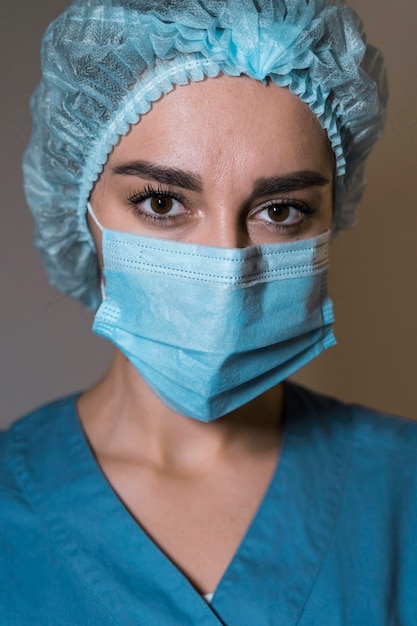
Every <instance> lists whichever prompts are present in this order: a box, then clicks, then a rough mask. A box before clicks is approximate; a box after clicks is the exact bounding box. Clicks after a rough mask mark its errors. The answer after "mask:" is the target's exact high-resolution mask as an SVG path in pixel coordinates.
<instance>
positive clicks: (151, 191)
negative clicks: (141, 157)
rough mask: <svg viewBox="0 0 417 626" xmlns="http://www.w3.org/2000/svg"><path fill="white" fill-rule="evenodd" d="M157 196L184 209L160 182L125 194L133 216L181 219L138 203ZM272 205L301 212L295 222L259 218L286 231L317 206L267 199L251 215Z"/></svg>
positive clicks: (157, 220) (166, 220)
mask: <svg viewBox="0 0 417 626" xmlns="http://www.w3.org/2000/svg"><path fill="white" fill-rule="evenodd" d="M158 196H162V197H168V198H172V199H173V200H176V201H177V202H179V203H180V204H181V205H182V206H183V207H184V208H185V209H186V207H185V201H184V199H183V197H182V196H181V195H180V194H178V193H176V192H175V191H173V190H172V189H171V188H170V187H168V186H162V185H161V184H158V186H153V185H152V184H150V183H148V184H147V185H146V186H145V187H144V188H143V189H141V190H140V191H137V192H130V193H129V194H128V196H127V202H128V204H129V205H130V206H131V207H132V208H133V214H134V215H135V216H137V217H140V218H141V219H143V220H146V221H149V222H151V223H152V224H155V225H157V226H163V225H167V226H168V225H174V224H175V223H177V222H178V221H179V220H181V218H183V217H184V213H180V214H175V215H158V214H152V213H149V212H148V211H146V210H144V209H142V208H141V206H140V204H141V203H142V202H144V201H145V200H148V199H149V198H153V197H158ZM273 206H282V207H286V206H288V207H291V208H293V209H295V210H296V211H298V212H299V213H300V214H301V216H302V217H301V220H300V221H298V222H296V223H295V224H280V223H279V222H273V221H271V222H269V221H267V220H260V221H264V223H265V225H266V226H267V228H270V229H274V230H281V231H282V232H284V231H286V232H287V233H289V232H290V231H293V230H296V229H297V228H299V227H300V225H301V224H302V223H303V222H304V220H305V219H306V218H308V217H310V216H312V215H314V214H315V213H316V212H317V208H315V207H312V206H311V205H309V204H306V203H305V202H300V201H299V200H294V198H280V199H279V200H268V201H266V202H264V203H263V204H261V205H260V206H258V207H257V208H256V209H255V210H254V211H253V213H252V215H253V216H255V215H259V214H260V213H262V212H263V211H266V210H267V209H268V208H269V207H273ZM249 215H251V212H249Z"/></svg>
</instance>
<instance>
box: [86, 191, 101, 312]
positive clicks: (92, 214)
mask: <svg viewBox="0 0 417 626" xmlns="http://www.w3.org/2000/svg"><path fill="white" fill-rule="evenodd" d="M87 212H88V213H89V215H91V219H92V220H93V222H94V224H95V225H96V226H97V228H98V229H99V230H100V232H101V233H103V232H104V228H103V226H102V225H101V224H100V222H99V221H98V218H97V216H96V214H95V213H94V211H93V207H92V206H91V204H90V203H89V202H88V203H87ZM100 291H101V297H102V299H103V300H105V299H106V288H105V285H104V280H103V275H102V276H101V279H100Z"/></svg>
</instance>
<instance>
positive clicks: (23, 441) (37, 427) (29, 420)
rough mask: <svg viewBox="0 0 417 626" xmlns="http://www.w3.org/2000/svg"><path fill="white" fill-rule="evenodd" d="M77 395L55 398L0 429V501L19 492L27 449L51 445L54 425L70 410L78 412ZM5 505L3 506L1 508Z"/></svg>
mask: <svg viewBox="0 0 417 626" xmlns="http://www.w3.org/2000/svg"><path fill="white" fill-rule="evenodd" d="M76 398H77V394H73V395H70V396H67V397H65V398H61V399H59V400H55V401H53V402H50V403H48V404H45V405H44V406H41V407H39V408H37V409H36V410H34V411H31V412H30V413H28V414H27V415H25V416H23V417H21V418H20V419H18V420H16V421H15V422H14V423H13V424H12V425H11V426H10V427H9V428H8V429H7V430H5V431H1V432H0V504H1V505H4V500H5V498H7V494H9V495H10V496H11V495H12V494H15V495H16V494H17V492H18V491H19V489H18V483H19V465H20V461H21V459H22V455H25V451H27V452H30V451H31V449H33V447H34V446H36V445H37V442H39V441H42V444H43V445H45V446H48V440H51V443H52V440H53V438H54V437H55V435H56V429H55V428H54V426H55V425H56V424H57V422H59V421H60V418H62V417H63V416H65V414H67V413H68V412H74V411H75V403H76ZM1 508H3V506H2V507H1Z"/></svg>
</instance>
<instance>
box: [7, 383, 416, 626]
mask: <svg viewBox="0 0 417 626" xmlns="http://www.w3.org/2000/svg"><path fill="white" fill-rule="evenodd" d="M0 458H1V461H0V624H1V626H25V625H29V624H30V626H67V625H68V626H69V625H72V626H75V625H76V626H81V625H82V626H90V625H91V626H106V625H113V626H114V625H116V624H117V625H120V626H121V625H124V626H128V625H129V626H130V625H132V626H133V625H135V626H136V625H140V626H165V625H176V626H191V625H192V624H193V625H194V624H196V625H198V626H219V625H221V624H223V625H227V626H258V625H259V626H268V625H273V626H281V625H282V626H290V625H295V624H297V625H299V626H328V625H329V626H339V625H340V626H342V625H343V626H347V625H352V626H373V625H375V626H385V625H386V626H388V625H390V626H394V625H395V626H412V625H417V506H416V500H417V424H416V423H414V422H409V421H406V420H401V419H399V418H392V417H388V416H384V415H381V414H377V413H375V412H372V411H369V410H366V409H363V408H361V407H358V406H349V405H344V404H342V403H340V402H337V401H335V400H332V399H329V398H326V397H323V396H320V395H317V394H314V393H312V392H310V391H308V390H306V389H303V388H301V387H298V386H296V385H293V384H289V383H287V384H286V408H285V425H284V440H283V447H282V453H281V456H280V460H279V463H278V466H277V469H276V471H275V474H274V476H273V478H272V480H271V483H270V485H269V488H268V490H267V492H266V494H265V496H264V499H263V501H262V503H261V505H260V507H259V509H258V512H257V513H256V515H255V517H254V519H253V520H252V523H251V525H250V527H249V528H248V530H247V533H246V536H245V537H244V539H243V541H242V543H241V545H240V547H239V549H238V550H237V552H236V554H235V556H234V558H233V560H232V561H231V563H230V564H229V567H228V569H227V570H226V572H225V574H224V576H223V578H222V580H221V582H220V584H219V586H218V587H217V589H216V591H215V594H214V597H213V600H212V602H211V604H210V605H209V604H208V603H207V602H206V601H205V600H204V599H203V598H201V597H200V595H199V593H198V592H197V591H196V590H195V589H194V588H193V586H192V585H191V583H190V582H189V581H188V580H187V578H186V577H185V576H184V574H183V573H182V572H181V571H180V570H179V569H178V568H177V567H176V566H175V565H174V564H173V563H172V562H171V561H170V560H169V559H168V558H167V557H166V555H165V554H164V553H163V552H162V551H161V550H160V549H159V548H158V546H157V545H155V543H153V542H152V540H151V539H150V538H149V537H148V536H147V535H146V533H145V532H144V531H143V530H142V529H141V528H140V526H138V525H137V523H136V522H135V521H134V520H133V518H132V517H131V516H130V514H129V512H128V511H127V510H126V508H125V507H124V506H123V504H122V503H121V502H120V500H119V499H118V497H117V496H116V494H115V493H114V491H113V490H112V488H111V487H110V485H109V484H108V482H107V481H106V478H105V477H104V475H103V474H102V472H101V470H100V467H99V466H98V465H97V463H96V461H95V458H94V455H93V453H92V451H91V449H90V447H89V445H88V442H87V440H86V438H85V435H84V433H83V430H82V427H81V424H80V421H79V418H78V415H77V411H76V396H72V397H69V398H65V399H63V400H60V401H58V402H55V403H53V404H50V405H48V406H46V407H43V408H41V409H39V410H38V411H35V412H34V413H32V414H31V415H29V416H28V417H26V418H25V419H23V420H20V421H19V422H17V423H16V424H15V425H14V426H13V427H12V428H11V429H10V430H9V431H8V432H7V433H3V434H2V436H1V437H0Z"/></svg>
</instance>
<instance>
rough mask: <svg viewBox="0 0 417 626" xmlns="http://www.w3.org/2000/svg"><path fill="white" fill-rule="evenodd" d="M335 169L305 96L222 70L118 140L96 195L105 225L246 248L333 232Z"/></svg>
mask: <svg viewBox="0 0 417 626" xmlns="http://www.w3.org/2000/svg"><path fill="white" fill-rule="evenodd" d="M333 172H334V159H333V153H332V151H331V148H330V145H329V142H328V139H327V135H326V133H325V131H324V130H323V129H322V128H321V127H320V125H319V123H318V121H317V119H316V117H315V116H314V115H313V114H312V113H311V111H310V110H309V108H308V106H307V105H306V104H304V103H303V102H301V100H300V99H299V98H298V97H297V96H294V95H293V94H291V93H290V92H289V91H288V90H287V89H284V88H280V87H277V86H276V85H274V84H273V83H270V84H268V85H264V84H262V83H261V82H258V81H255V80H253V79H250V78H247V77H228V76H220V77H218V78H211V79H207V80H204V81H202V82H199V83H191V84H189V85H186V86H183V87H178V88H176V89H175V90H174V91H173V92H171V93H169V94H168V95H166V96H164V97H162V98H161V100H160V101H158V102H156V103H155V104H154V105H153V107H152V109H151V110H150V111H149V113H147V114H146V115H144V116H143V118H142V119H141V121H140V122H139V123H138V124H136V125H135V126H133V127H132V128H131V130H130V131H129V133H128V134H127V135H126V136H125V137H123V138H122V139H121V140H120V141H119V143H118V144H117V145H116V147H115V148H114V150H113V152H112V153H111V155H110V157H109V160H108V162H107V164H106V166H105V168H104V170H103V173H102V174H101V176H100V178H99V180H98V181H97V183H96V185H95V187H94V190H93V191H92V194H91V198H90V201H91V204H92V206H93V209H94V211H95V213H96V215H97V217H98V219H99V221H100V222H101V224H102V225H103V226H104V227H105V228H110V229H113V230H119V231H127V232H132V233H138V234H141V235H146V236H149V237H157V238H165V239H173V240H177V241H184V242H192V243H199V244H203V245H210V246H219V247H228V248H239V247H244V246H248V245H250V244H255V243H274V242H284V241H290V240H295V239H302V238H306V237H312V236H314V235H318V234H320V233H322V232H324V231H326V230H327V229H329V228H330V226H331V222H332V205H333V193H332V192H333ZM90 226H91V228H92V231H93V235H94V238H95V241H96V244H97V246H98V249H99V250H100V237H99V232H98V229H97V227H96V226H95V225H94V224H92V223H91V220H90Z"/></svg>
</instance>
